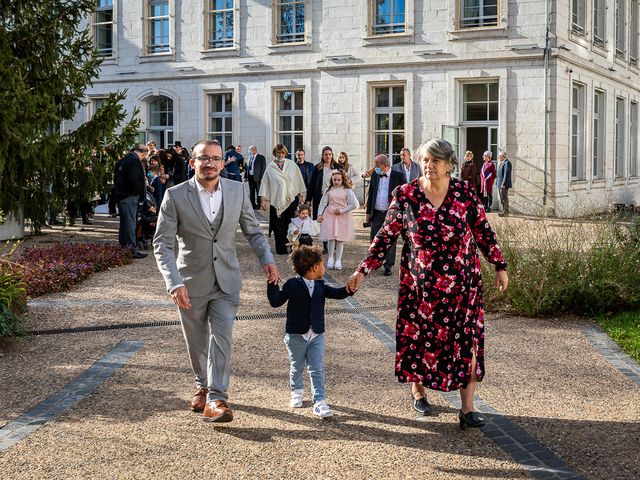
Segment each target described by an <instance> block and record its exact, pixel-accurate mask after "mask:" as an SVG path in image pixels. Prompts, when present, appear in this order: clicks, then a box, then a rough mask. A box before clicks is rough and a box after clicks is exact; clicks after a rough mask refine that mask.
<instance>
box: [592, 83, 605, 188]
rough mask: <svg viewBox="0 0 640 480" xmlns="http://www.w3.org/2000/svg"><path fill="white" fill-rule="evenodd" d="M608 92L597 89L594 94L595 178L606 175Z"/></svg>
mask: <svg viewBox="0 0 640 480" xmlns="http://www.w3.org/2000/svg"><path fill="white" fill-rule="evenodd" d="M605 98H606V93H605V92H603V91H602V90H596V91H595V93H594V94H593V158H592V160H593V164H592V171H591V174H592V175H593V177H594V178H602V177H603V176H604V140H605V139H604V129H605V125H606V120H607V114H606V110H605Z"/></svg>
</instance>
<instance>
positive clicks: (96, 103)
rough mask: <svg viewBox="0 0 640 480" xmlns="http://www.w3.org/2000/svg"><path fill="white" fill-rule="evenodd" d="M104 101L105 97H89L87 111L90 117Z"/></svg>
mask: <svg viewBox="0 0 640 480" xmlns="http://www.w3.org/2000/svg"><path fill="white" fill-rule="evenodd" d="M106 101H107V97H92V98H91V111H90V112H89V113H90V114H91V117H93V116H94V115H95V114H96V112H97V111H98V110H100V107H102V105H104V103H105V102H106Z"/></svg>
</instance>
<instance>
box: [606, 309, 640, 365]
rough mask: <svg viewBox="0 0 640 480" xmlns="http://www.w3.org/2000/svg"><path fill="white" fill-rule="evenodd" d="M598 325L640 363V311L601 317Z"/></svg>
mask: <svg viewBox="0 0 640 480" xmlns="http://www.w3.org/2000/svg"><path fill="white" fill-rule="evenodd" d="M598 323H599V324H600V326H601V327H602V329H603V330H604V331H605V332H607V334H608V335H609V336H610V337H611V338H612V339H613V340H614V341H615V342H616V343H617V344H618V345H620V348H622V350H624V351H625V352H626V353H627V354H628V355H629V356H631V357H632V358H634V359H635V360H636V362H639V363H640V310H635V311H630V312H623V313H620V314H617V315H614V316H610V317H609V316H600V317H599V318H598Z"/></svg>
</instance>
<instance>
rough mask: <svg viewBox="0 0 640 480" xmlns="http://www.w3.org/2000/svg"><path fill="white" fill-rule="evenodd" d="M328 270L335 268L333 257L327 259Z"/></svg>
mask: <svg viewBox="0 0 640 480" xmlns="http://www.w3.org/2000/svg"><path fill="white" fill-rule="evenodd" d="M327 270H333V258H330V259H329V260H327Z"/></svg>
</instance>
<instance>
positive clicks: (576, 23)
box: [571, 0, 587, 36]
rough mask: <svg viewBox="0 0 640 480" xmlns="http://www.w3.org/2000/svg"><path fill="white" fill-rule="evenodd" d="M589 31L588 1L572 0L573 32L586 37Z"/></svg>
mask: <svg viewBox="0 0 640 480" xmlns="http://www.w3.org/2000/svg"><path fill="white" fill-rule="evenodd" d="M586 29H587V0H571V31H572V32H573V33H577V34H578V35H582V36H584V35H585V32H586Z"/></svg>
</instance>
